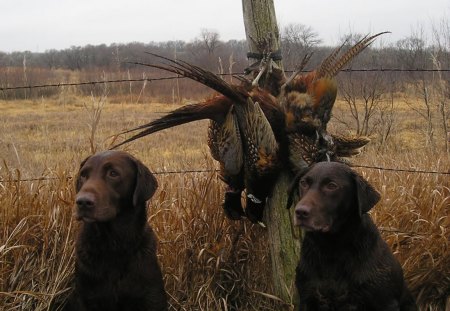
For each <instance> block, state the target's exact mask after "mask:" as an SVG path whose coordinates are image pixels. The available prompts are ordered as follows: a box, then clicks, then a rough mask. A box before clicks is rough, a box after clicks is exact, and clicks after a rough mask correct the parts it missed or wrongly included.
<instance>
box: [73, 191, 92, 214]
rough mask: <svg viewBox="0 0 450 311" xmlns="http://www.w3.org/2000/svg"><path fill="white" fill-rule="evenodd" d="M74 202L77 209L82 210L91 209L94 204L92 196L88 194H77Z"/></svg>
mask: <svg viewBox="0 0 450 311" xmlns="http://www.w3.org/2000/svg"><path fill="white" fill-rule="evenodd" d="M75 203H76V204H77V207H78V209H79V210H82V211H89V210H92V209H93V208H94V206H95V202H94V198H93V197H92V196H91V195H89V194H85V195H80V196H77V198H76V200H75Z"/></svg>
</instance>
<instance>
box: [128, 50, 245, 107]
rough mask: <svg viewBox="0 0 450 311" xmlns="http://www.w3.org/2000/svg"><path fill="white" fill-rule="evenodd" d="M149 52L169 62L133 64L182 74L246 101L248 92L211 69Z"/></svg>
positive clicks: (239, 100)
mask: <svg viewBox="0 0 450 311" xmlns="http://www.w3.org/2000/svg"><path fill="white" fill-rule="evenodd" d="M147 54H150V55H153V56H155V57H158V58H160V59H163V60H165V61H167V62H168V64H161V65H157V64H149V63H141V62H132V64H135V65H142V66H148V67H152V68H157V69H161V70H165V71H168V72H172V73H175V74H178V75H181V76H183V77H186V78H189V79H192V80H194V81H197V82H199V83H201V84H203V85H205V86H208V87H210V88H212V89H213V90H215V91H217V92H219V93H221V94H223V95H225V96H226V97H228V98H229V99H231V100H233V101H236V102H238V103H243V102H245V98H246V96H247V94H245V93H244V92H242V90H241V89H239V88H237V87H235V86H233V85H230V84H228V83H227V82H226V81H225V80H223V79H222V78H220V77H219V76H217V75H215V74H214V73H212V72H210V71H207V70H204V69H202V68H200V67H198V66H195V65H192V64H189V63H186V62H184V61H181V60H173V59H170V58H167V57H164V56H161V55H157V54H153V53H147Z"/></svg>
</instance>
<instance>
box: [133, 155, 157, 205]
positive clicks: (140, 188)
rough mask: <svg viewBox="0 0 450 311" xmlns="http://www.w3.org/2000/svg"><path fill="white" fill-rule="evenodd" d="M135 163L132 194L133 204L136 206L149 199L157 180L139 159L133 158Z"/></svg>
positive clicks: (155, 187)
mask: <svg viewBox="0 0 450 311" xmlns="http://www.w3.org/2000/svg"><path fill="white" fill-rule="evenodd" d="M134 162H135V164H136V186H135V188H134V194H133V205H134V206H137V205H138V204H139V203H143V202H145V201H147V200H148V199H150V198H151V197H152V196H153V194H154V193H155V191H156V189H157V188H158V181H157V180H156V178H155V176H154V175H153V174H152V172H150V170H149V169H148V168H147V167H146V166H145V165H144V164H142V162H141V161H139V160H137V159H134Z"/></svg>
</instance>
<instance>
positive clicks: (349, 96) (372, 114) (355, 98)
mask: <svg viewBox="0 0 450 311" xmlns="http://www.w3.org/2000/svg"><path fill="white" fill-rule="evenodd" d="M384 88H385V87H384V83H383V77H382V76H381V74H379V73H374V74H372V75H370V76H368V75H365V76H363V75H362V74H361V73H349V74H348V75H347V76H345V77H344V78H341V79H339V92H340V95H341V98H342V99H343V100H344V102H345V104H346V105H347V107H348V108H349V111H350V117H351V118H350V119H351V121H349V120H348V117H345V116H335V118H336V119H337V120H338V121H339V122H341V123H343V124H345V125H346V127H347V128H355V129H356V134H357V135H365V136H367V135H371V134H373V133H374V131H375V128H376V126H377V122H376V120H375V119H376V115H377V113H378V112H379V111H380V106H381V104H382V102H383V93H384V91H385V90H384ZM351 123H353V124H354V125H352V124H351Z"/></svg>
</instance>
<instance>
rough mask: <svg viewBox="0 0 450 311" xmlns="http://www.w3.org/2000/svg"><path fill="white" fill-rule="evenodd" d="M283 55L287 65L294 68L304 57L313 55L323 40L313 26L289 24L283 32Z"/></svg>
mask: <svg viewBox="0 0 450 311" xmlns="http://www.w3.org/2000/svg"><path fill="white" fill-rule="evenodd" d="M281 36H282V41H283V54H284V62H285V65H286V66H287V67H289V68H294V67H295V66H296V64H298V63H300V61H301V60H302V58H303V56H304V55H305V54H307V53H311V52H312V50H313V48H314V47H315V46H317V45H319V44H320V43H321V42H322V40H321V39H320V38H319V35H318V34H317V32H315V31H314V29H313V28H312V27H311V26H306V25H303V24H289V25H287V26H285V27H284V28H283V30H282V35H281Z"/></svg>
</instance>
